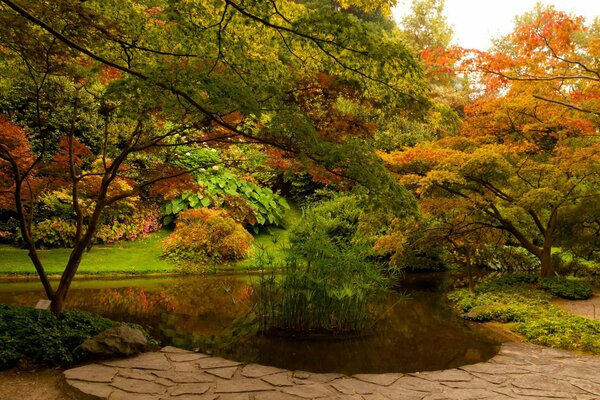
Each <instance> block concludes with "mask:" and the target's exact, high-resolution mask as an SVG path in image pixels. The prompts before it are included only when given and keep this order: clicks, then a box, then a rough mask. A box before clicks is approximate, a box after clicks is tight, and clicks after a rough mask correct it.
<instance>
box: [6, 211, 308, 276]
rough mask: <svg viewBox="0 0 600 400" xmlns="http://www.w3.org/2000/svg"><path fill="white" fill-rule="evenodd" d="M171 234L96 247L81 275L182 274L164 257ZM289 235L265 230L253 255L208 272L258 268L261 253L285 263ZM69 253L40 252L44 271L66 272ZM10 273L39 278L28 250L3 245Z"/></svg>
mask: <svg viewBox="0 0 600 400" xmlns="http://www.w3.org/2000/svg"><path fill="white" fill-rule="evenodd" d="M300 217H301V212H300V210H299V209H298V208H295V207H294V208H292V209H290V210H289V211H288V212H287V213H286V216H285V218H284V223H283V225H284V227H289V226H291V225H292V224H293V223H294V222H295V221H296V220H297V219H299V218H300ZM168 235H169V232H168V231H167V230H161V231H158V232H154V233H152V234H150V235H148V237H147V238H145V239H142V240H138V241H134V242H127V241H123V242H119V243H115V244H110V245H97V246H94V247H92V249H91V250H90V251H89V252H88V253H85V254H84V256H83V259H82V261H81V265H80V266H79V269H78V271H77V273H78V274H90V275H103V274H153V273H177V272H179V268H178V266H177V265H175V264H173V263H171V262H169V261H167V260H165V259H163V258H161V257H160V255H161V242H162V240H163V239H164V238H166V237H167V236H168ZM288 236H289V232H288V231H287V230H286V229H284V228H268V229H265V230H264V231H263V232H261V233H260V234H258V235H256V236H255V237H254V246H255V251H254V254H253V256H251V257H249V258H247V259H245V260H243V261H240V262H237V263H234V264H227V265H217V266H214V267H212V268H207V270H209V271H212V270H234V271H235V270H247V269H250V268H256V267H257V265H256V256H257V255H258V254H260V252H265V253H268V254H271V255H272V256H273V257H274V259H275V260H283V258H284V257H285V249H284V247H285V245H286V244H287V243H288ZM69 253H70V250H69V249H52V250H39V254H40V258H41V260H42V263H43V265H44V268H45V269H46V272H47V273H48V274H50V275H57V274H61V273H62V271H63V269H64V267H65V265H66V262H67V259H68V257H69ZM276 264H279V263H278V262H276ZM9 274H19V275H36V271H35V268H34V267H33V264H32V263H31V260H30V259H29V256H28V255H27V250H23V249H19V248H16V247H13V246H10V245H4V244H3V245H0V275H9Z"/></svg>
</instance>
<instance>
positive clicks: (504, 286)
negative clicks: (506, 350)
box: [448, 274, 600, 354]
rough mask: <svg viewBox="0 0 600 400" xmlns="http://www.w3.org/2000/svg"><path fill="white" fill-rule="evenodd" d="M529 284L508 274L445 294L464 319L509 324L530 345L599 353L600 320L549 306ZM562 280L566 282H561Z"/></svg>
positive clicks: (527, 277) (547, 294) (529, 278)
mask: <svg viewBox="0 0 600 400" xmlns="http://www.w3.org/2000/svg"><path fill="white" fill-rule="evenodd" d="M555 280H557V281H561V280H560V279H555V278H551V279H540V280H539V285H532V283H533V282H535V280H534V279H533V278H532V275H523V274H521V275H509V276H505V277H501V278H497V279H493V280H490V281H488V282H486V283H485V284H483V285H478V286H477V287H476V290H475V293H471V292H469V291H467V290H465V289H458V290H455V291H453V292H451V293H449V294H448V298H449V299H450V300H451V301H453V302H454V303H455V305H456V307H457V309H459V310H460V311H461V312H462V313H463V317H464V318H466V319H472V320H475V321H482V322H483V321H500V322H512V323H513V324H512V325H511V327H510V329H511V330H513V331H515V332H517V333H519V334H521V335H523V336H524V337H525V339H526V340H527V341H529V342H532V343H537V344H541V345H545V346H551V347H557V348H561V349H567V350H582V351H588V352H591V353H594V354H600V321H597V320H593V319H589V318H584V317H580V316H577V315H572V314H569V313H567V312H565V311H563V310H561V309H560V308H558V307H557V306H555V305H554V304H552V302H551V300H552V294H551V293H550V292H549V291H546V290H541V286H542V285H543V284H546V283H547V282H554V281H555ZM562 281H567V280H565V279H562Z"/></svg>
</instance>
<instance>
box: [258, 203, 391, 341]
mask: <svg viewBox="0 0 600 400" xmlns="http://www.w3.org/2000/svg"><path fill="white" fill-rule="evenodd" d="M359 200H360V199H359V198H358V197H357V196H348V195H345V196H339V197H334V198H333V199H331V200H328V201H322V202H319V203H317V204H315V205H313V206H311V207H308V208H306V209H305V210H304V218H303V219H302V220H301V221H299V222H298V224H296V225H295V226H293V227H292V228H291V229H290V243H291V247H290V248H289V249H288V254H289V257H288V259H287V260H286V263H285V265H284V268H283V271H282V272H283V274H282V275H283V276H282V277H281V279H278V278H276V277H275V276H274V275H273V272H272V271H273V268H268V269H269V270H270V271H271V273H270V274H266V275H263V276H262V277H261V280H260V287H261V290H260V291H259V294H260V297H259V303H258V309H259V314H260V320H261V323H262V329H263V330H264V331H271V330H278V331H285V332H288V333H301V334H309V333H328V334H345V333H352V334H357V333H362V332H364V331H366V330H368V329H369V328H370V327H371V326H372V324H373V316H372V313H371V310H370V307H369V303H370V300H371V298H372V295H373V294H374V293H375V292H376V291H378V290H380V289H381V288H382V287H384V286H385V279H384V278H383V277H382V274H381V268H380V266H379V265H377V264H376V263H374V262H373V261H372V247H371V245H370V244H368V243H363V242H361V241H359V240H357V237H356V236H357V235H356V232H357V229H358V224H359V217H360V214H361V212H362V211H361V208H360V207H359V205H360V201H359ZM260 261H262V260H259V262H260ZM264 264H269V260H267V262H266V263H263V264H262V265H260V266H261V267H263V268H264V267H272V265H264Z"/></svg>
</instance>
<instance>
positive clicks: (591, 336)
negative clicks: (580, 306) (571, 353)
mask: <svg viewBox="0 0 600 400" xmlns="http://www.w3.org/2000/svg"><path fill="white" fill-rule="evenodd" d="M515 331H516V332H518V333H520V334H522V335H523V336H525V338H526V339H527V341H529V342H531V343H536V344H541V345H543V346H550V347H558V348H561V349H566V350H581V351H587V352H590V353H594V354H600V321H598V320H593V319H590V318H584V317H580V316H578V315H570V314H567V313H565V312H562V311H558V312H554V313H551V314H550V315H548V316H544V317H541V318H537V319H532V320H528V321H527V322H525V323H521V324H518V325H517V326H516V327H515Z"/></svg>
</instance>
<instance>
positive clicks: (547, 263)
mask: <svg viewBox="0 0 600 400" xmlns="http://www.w3.org/2000/svg"><path fill="white" fill-rule="evenodd" d="M540 263H541V265H540V276H541V277H542V278H548V277H550V276H552V274H553V272H554V270H553V266H552V246H551V245H547V244H546V243H544V247H543V248H542V254H541V256H540Z"/></svg>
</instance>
